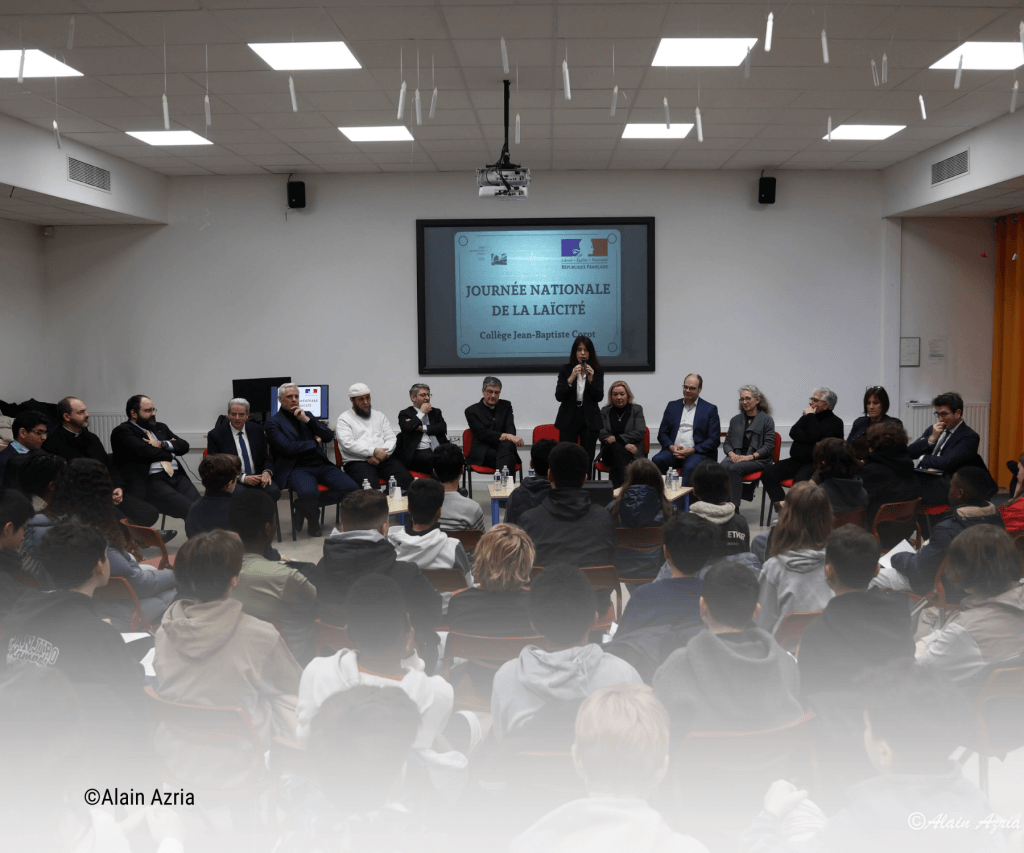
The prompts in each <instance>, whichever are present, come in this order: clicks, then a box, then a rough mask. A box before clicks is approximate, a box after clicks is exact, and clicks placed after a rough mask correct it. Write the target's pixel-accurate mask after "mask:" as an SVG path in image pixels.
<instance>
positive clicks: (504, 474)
mask: <svg viewBox="0 0 1024 853" xmlns="http://www.w3.org/2000/svg"><path fill="white" fill-rule="evenodd" d="M506 489H508V465H503V466H502V467H501V490H502V491H503V492H504V491H505V490H506Z"/></svg>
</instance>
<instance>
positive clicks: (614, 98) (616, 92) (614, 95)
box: [611, 86, 619, 115]
mask: <svg viewBox="0 0 1024 853" xmlns="http://www.w3.org/2000/svg"><path fill="white" fill-rule="evenodd" d="M618 102H619V87H618V86H616V87H615V88H614V89H612V111H611V114H612V115H615V105H616V104H617V103H618Z"/></svg>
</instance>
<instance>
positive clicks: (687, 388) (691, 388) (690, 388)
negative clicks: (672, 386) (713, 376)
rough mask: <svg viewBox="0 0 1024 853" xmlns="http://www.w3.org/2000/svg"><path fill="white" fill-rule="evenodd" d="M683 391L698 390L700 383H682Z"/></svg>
mask: <svg viewBox="0 0 1024 853" xmlns="http://www.w3.org/2000/svg"><path fill="white" fill-rule="evenodd" d="M683 390H684V391H700V385H684V386H683Z"/></svg>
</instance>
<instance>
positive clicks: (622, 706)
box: [509, 684, 706, 853]
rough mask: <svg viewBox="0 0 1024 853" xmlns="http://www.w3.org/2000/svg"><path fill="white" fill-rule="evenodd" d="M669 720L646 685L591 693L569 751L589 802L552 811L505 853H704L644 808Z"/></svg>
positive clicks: (660, 768)
mask: <svg viewBox="0 0 1024 853" xmlns="http://www.w3.org/2000/svg"><path fill="white" fill-rule="evenodd" d="M668 743H669V722H668V714H667V713H666V712H665V708H664V707H663V706H662V704H661V703H660V702H659V701H658V700H657V698H655V696H654V693H653V691H652V690H651V688H650V687H648V686H646V685H643V684H615V685H612V686H609V687H602V688H600V689H598V690H596V691H595V692H594V693H592V694H591V695H590V696H589V697H588V698H587V699H586V700H585V701H584V702H583V704H582V705H581V706H580V710H579V713H578V714H577V716H576V741H575V743H574V744H573V747H572V756H573V761H574V762H575V764H576V772H577V773H579V775H580V776H581V777H582V779H583V781H584V783H585V784H586V787H587V795H588V797H587V799H585V800H573V801H572V802H569V803H566V804H565V805H563V806H560V807H559V808H557V809H555V810H554V811H553V812H551V813H550V814H548V815H546V816H545V817H543V818H541V819H540V820H539V821H537V823H535V824H534V825H533V826H531V827H530V828H529V829H527V830H526V831H525V832H524V833H523V834H522V835H520V836H519V837H518V838H516V839H514V840H513V841H512V843H511V844H510V845H509V851H510V853H556V851H566V853H568V851H576V850H587V851H589V853H604V852H605V851H607V853H621V851H625V850H629V851H631V853H706V848H705V847H704V845H703V844H701V843H700V842H699V841H696V840H695V839H693V838H690V837H689V836H686V835H680V834H678V833H676V832H673V831H672V830H671V829H670V828H669V826H668V824H666V823H665V819H664V818H663V817H662V816H661V815H660V814H659V813H658V812H657V811H655V810H654V809H652V808H651V807H650V806H649V805H648V804H647V799H648V797H650V796H651V795H652V794H653V793H654V791H655V790H656V789H657V787H658V784H659V783H660V782H661V780H662V779H663V778H664V776H665V772H666V770H667V769H668Z"/></svg>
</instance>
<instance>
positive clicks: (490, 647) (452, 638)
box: [442, 631, 544, 711]
mask: <svg viewBox="0 0 1024 853" xmlns="http://www.w3.org/2000/svg"><path fill="white" fill-rule="evenodd" d="M543 642H544V638H543V637H540V636H534V637H481V636H479V635H476V634H460V633H459V632H458V631H449V632H448V639H447V640H446V641H445V644H444V663H443V669H442V674H443V675H444V677H445V680H446V681H447V680H449V679H450V678H451V674H452V660H454V659H455V658H464V659H465V660H471V661H474V662H476V663H479V664H481V665H483V666H486V667H488V668H489V669H498V666H494V664H495V663H497V664H498V665H499V666H500V664H502V663H505V661H510V660H515V659H516V658H517V657H519V653H520V652H521V651H522V650H523V649H525V648H526V647H527V646H530V645H533V646H536V645H540V644H541V643H543ZM487 710H488V711H489V710H490V705H489V704H488V707H487Z"/></svg>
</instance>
